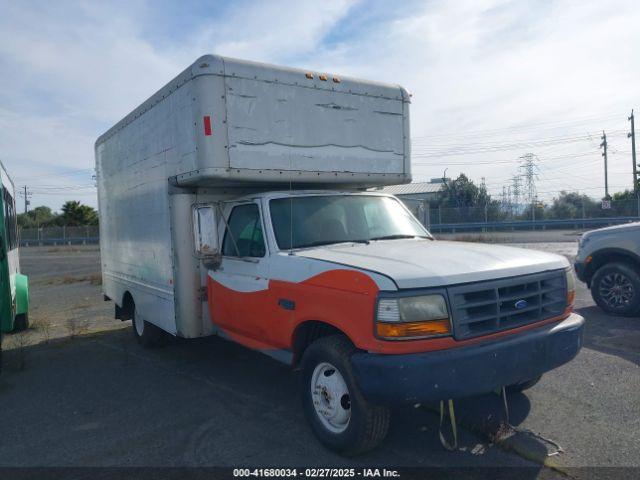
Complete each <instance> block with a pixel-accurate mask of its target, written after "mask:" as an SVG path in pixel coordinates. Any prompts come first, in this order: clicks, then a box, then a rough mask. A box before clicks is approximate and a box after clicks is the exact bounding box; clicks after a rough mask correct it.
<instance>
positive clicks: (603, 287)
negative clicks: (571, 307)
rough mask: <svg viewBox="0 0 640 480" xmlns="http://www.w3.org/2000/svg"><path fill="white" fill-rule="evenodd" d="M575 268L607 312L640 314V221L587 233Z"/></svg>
mask: <svg viewBox="0 0 640 480" xmlns="http://www.w3.org/2000/svg"><path fill="white" fill-rule="evenodd" d="M575 268H576V274H577V276H578V278H579V279H580V280H581V281H583V282H585V283H586V284H587V286H588V287H589V288H590V289H591V296H592V297H593V299H594V301H595V302H596V303H597V304H598V306H599V307H600V308H602V309H603V310H604V311H606V312H609V313H613V314H616V315H625V316H633V315H638V314H640V222H634V223H628V224H625V225H617V226H615V227H607V228H602V229H600V230H593V231H591V232H587V233H585V234H583V235H582V238H580V246H579V248H578V255H577V256H576V262H575Z"/></svg>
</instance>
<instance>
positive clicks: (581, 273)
mask: <svg viewBox="0 0 640 480" xmlns="http://www.w3.org/2000/svg"><path fill="white" fill-rule="evenodd" d="M573 268H574V269H575V271H576V277H578V280H580V281H581V282H586V281H587V277H586V270H587V264H586V263H584V262H575V263H574V264H573Z"/></svg>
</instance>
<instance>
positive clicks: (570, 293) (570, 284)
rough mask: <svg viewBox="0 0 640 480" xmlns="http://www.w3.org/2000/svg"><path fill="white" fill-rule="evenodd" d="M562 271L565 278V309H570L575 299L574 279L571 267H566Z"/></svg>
mask: <svg viewBox="0 0 640 480" xmlns="http://www.w3.org/2000/svg"><path fill="white" fill-rule="evenodd" d="M564 272H565V276H566V278H567V309H571V308H573V302H574V301H575V299H576V279H575V278H574V276H573V271H572V270H571V267H569V268H567V269H566V270H565V271H564Z"/></svg>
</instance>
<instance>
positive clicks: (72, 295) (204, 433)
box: [0, 241, 640, 478]
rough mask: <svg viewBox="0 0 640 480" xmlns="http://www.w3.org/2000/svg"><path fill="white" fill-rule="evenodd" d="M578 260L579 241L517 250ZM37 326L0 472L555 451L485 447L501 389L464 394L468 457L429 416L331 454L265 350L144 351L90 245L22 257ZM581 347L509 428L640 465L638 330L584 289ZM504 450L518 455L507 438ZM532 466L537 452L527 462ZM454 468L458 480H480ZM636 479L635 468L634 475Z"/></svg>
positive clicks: (26, 339)
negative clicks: (368, 446) (107, 292)
mask: <svg viewBox="0 0 640 480" xmlns="http://www.w3.org/2000/svg"><path fill="white" fill-rule="evenodd" d="M518 246H520V247H523V248H535V249H542V250H547V251H553V252H557V253H561V254H564V255H567V256H568V257H571V256H572V255H574V254H575V249H576V244H575V242H573V241H572V242H549V243H535V244H526V243H519V244H518ZM21 254H22V257H21V258H22V260H21V261H22V269H23V271H24V272H25V273H27V274H28V275H30V278H31V293H32V310H31V314H30V315H31V321H32V323H33V324H34V328H31V329H30V330H29V331H28V332H27V333H26V334H21V335H17V334H13V335H7V337H6V338H5V342H4V349H5V359H4V362H5V365H4V371H3V374H2V376H0V405H2V408H0V432H1V438H0V467H1V466H5V467H6V466H232V465H233V466H238V465H240V466H295V465H298V466H301V465H317V466H327V465H340V466H346V465H356V466H367V467H368V466H372V465H378V466H388V467H390V466H435V467H451V466H455V467H464V466H469V467H474V468H477V467H496V466H501V467H505V466H509V467H527V470H520V471H519V472H520V473H519V474H518V476H519V477H520V476H525V477H531V478H555V477H559V476H561V474H560V473H559V472H558V471H557V470H553V469H549V468H544V467H542V466H541V465H539V463H538V462H540V461H541V460H544V458H545V455H544V454H545V453H546V452H549V451H553V450H555V447H554V446H553V445H552V444H550V443H548V442H546V441H544V440H543V439H542V438H540V437H538V436H533V435H531V434H527V433H522V432H520V433H516V434H515V435H514V438H512V440H514V439H515V440H518V438H520V437H521V440H522V441H519V442H516V443H517V445H516V447H515V450H516V451H517V453H514V452H507V451H505V449H504V448H503V447H504V445H503V447H500V446H497V445H496V444H493V443H490V442H489V441H488V440H487V437H488V436H489V437H490V436H492V435H494V434H495V433H496V432H495V431H493V430H492V428H493V427H492V426H491V425H492V424H495V422H491V421H489V420H492V419H493V420H495V419H496V418H498V419H499V418H503V416H504V414H503V409H502V406H501V403H500V398H499V397H498V396H496V395H489V396H485V397H478V398H472V399H465V400H460V401H458V402H456V403H457V411H456V413H457V415H458V418H459V420H460V422H461V424H462V426H463V428H462V429H461V432H460V435H461V437H460V444H461V446H462V447H463V448H464V450H461V451H457V452H447V451H445V450H443V449H442V447H441V446H440V444H439V441H438V437H437V431H438V416H437V415H436V414H435V413H434V412H433V411H432V410H431V409H430V408H427V407H422V408H415V409H413V408H408V409H403V410H401V411H398V412H396V415H395V417H394V423H393V426H392V430H391V432H390V435H389V437H388V439H387V441H386V442H385V444H384V445H383V447H382V448H380V449H378V450H376V451H374V452H370V453H368V454H366V455H363V456H361V457H357V458H356V459H344V458H341V457H338V456H335V455H333V454H331V453H329V452H327V451H326V450H324V449H323V448H322V447H321V446H320V445H319V444H318V442H317V441H316V440H315V438H314V437H313V435H312V433H311V431H310V429H309V428H308V427H307V424H306V422H305V421H304V418H303V416H302V410H301V408H300V399H299V395H298V387H297V378H296V375H295V374H294V373H291V372H290V371H289V369H287V368H286V367H284V366H282V365H280V364H278V363H277V362H275V361H272V360H271V359H269V358H267V357H264V356H262V355H261V354H258V353H255V352H252V351H249V350H246V349H243V348H242V347H239V346H236V345H234V344H232V343H228V342H225V341H223V340H220V339H218V338H206V339H198V340H191V341H184V340H177V341H175V342H172V343H171V344H170V345H168V346H167V347H165V348H162V349H158V350H151V351H149V350H142V349H141V348H139V347H138V346H137V344H136V343H135V341H134V339H133V335H132V334H131V331H130V322H120V321H116V320H113V318H112V317H113V303H111V302H104V301H103V300H102V295H101V290H100V285H99V282H100V280H99V274H98V272H99V251H98V249H97V247H82V248H81V247H69V248H47V247H39V248H35V247H32V248H25V249H23V250H22V252H21ZM576 310H577V311H578V312H579V313H580V314H582V315H583V316H584V317H585V318H586V319H587V327H586V335H585V348H583V350H582V352H581V353H580V354H579V355H578V357H577V358H576V359H575V360H574V361H573V362H571V363H569V364H568V365H566V366H564V367H562V368H560V369H558V370H555V371H553V372H551V373H549V374H548V375H546V376H545V377H544V378H543V380H542V381H541V382H540V383H539V384H538V385H537V386H536V387H535V388H533V389H532V390H530V391H528V392H527V393H526V394H525V395H522V394H521V395H514V396H512V397H511V398H510V422H511V424H513V425H516V426H517V427H519V428H520V429H523V430H524V429H526V430H530V431H532V432H535V433H536V434H539V435H541V436H542V437H544V438H546V439H550V440H553V441H554V442H557V443H558V444H559V445H560V446H561V447H562V449H563V451H564V453H561V454H560V455H556V456H553V457H549V458H548V459H547V460H548V461H547V463H548V464H549V465H554V466H555V467H556V468H557V469H559V470H564V469H565V468H567V467H568V468H569V474H571V475H574V476H579V477H581V478H583V477H590V476H592V477H593V478H596V477H597V476H599V474H600V473H602V472H601V471H591V470H571V468H572V467H594V466H599V467H613V466H626V467H634V466H635V467H640V447H639V446H640V395H639V392H640V368H639V365H640V322H639V321H638V319H622V318H614V317H610V316H607V315H605V314H603V313H602V312H600V311H599V310H598V309H597V308H596V307H595V306H594V304H593V301H592V300H591V297H590V295H589V292H588V291H587V290H586V288H585V287H584V285H582V284H579V287H578V295H577V304H576ZM508 445H511V447H510V448H513V446H512V444H508ZM525 458H529V459H533V461H531V460H527V459H525ZM477 472H478V470H475V469H471V470H462V471H460V472H459V474H458V475H457V477H460V476H461V477H462V478H465V477H473V476H474V473H477ZM636 472H637V471H636Z"/></svg>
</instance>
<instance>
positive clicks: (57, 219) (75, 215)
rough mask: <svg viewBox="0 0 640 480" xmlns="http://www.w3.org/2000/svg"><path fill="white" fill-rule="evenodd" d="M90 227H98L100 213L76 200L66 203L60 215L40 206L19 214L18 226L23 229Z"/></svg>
mask: <svg viewBox="0 0 640 480" xmlns="http://www.w3.org/2000/svg"><path fill="white" fill-rule="evenodd" d="M88 225H98V212H97V211H96V209H95V208H92V207H90V206H88V205H83V204H82V203H80V202H78V201H76V200H70V201H68V202H65V203H64V205H63V206H62V209H61V212H60V213H56V212H54V211H53V210H51V209H50V208H49V207H45V206H40V207H36V208H34V209H32V210H30V211H29V212H27V213H20V214H18V226H20V227H22V228H38V227H82V226H88Z"/></svg>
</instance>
